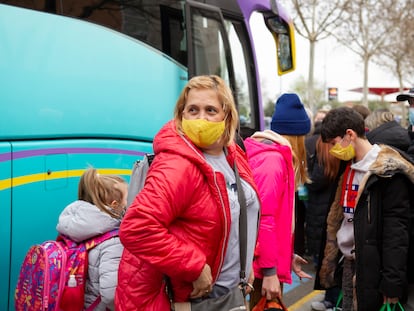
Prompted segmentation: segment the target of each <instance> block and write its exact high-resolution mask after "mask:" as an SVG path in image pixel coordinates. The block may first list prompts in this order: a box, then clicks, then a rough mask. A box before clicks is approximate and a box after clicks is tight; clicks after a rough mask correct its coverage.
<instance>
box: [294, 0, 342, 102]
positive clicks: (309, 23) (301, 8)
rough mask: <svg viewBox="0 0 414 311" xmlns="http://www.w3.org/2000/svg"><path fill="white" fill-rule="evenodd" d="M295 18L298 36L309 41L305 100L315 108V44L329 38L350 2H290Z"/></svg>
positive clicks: (306, 0) (333, 0)
mask: <svg viewBox="0 0 414 311" xmlns="http://www.w3.org/2000/svg"><path fill="white" fill-rule="evenodd" d="M291 1H292V4H293V6H294V11H295V13H296V16H295V17H294V24H295V28H296V31H297V32H298V34H299V35H301V36H302V37H304V38H305V39H307V40H308V41H309V71H308V83H307V92H306V96H305V100H306V101H307V103H308V105H309V108H311V109H312V110H313V109H314V107H315V102H316V98H315V94H314V93H315V91H314V88H315V87H314V63H315V48H316V43H317V42H318V41H320V40H323V39H325V38H326V37H328V36H330V35H331V33H332V32H333V31H334V29H335V28H336V27H338V25H339V24H340V23H341V22H342V18H343V16H344V11H345V10H346V8H347V7H348V5H349V3H350V0H330V1H317V0H291Z"/></svg>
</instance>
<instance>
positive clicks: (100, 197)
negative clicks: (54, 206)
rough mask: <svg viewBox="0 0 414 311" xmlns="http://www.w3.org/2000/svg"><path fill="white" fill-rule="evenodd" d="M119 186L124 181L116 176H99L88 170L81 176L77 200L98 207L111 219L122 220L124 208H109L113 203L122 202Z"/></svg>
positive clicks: (93, 170) (95, 172)
mask: <svg viewBox="0 0 414 311" xmlns="http://www.w3.org/2000/svg"><path fill="white" fill-rule="evenodd" d="M120 184H125V185H126V184H127V183H126V181H125V180H124V179H123V178H122V177H120V176H116V175H101V174H98V172H97V170H96V169H94V168H88V169H87V170H86V171H85V172H84V173H83V174H82V176H81V178H80V180H79V186H78V200H83V201H86V202H89V203H91V204H93V205H95V206H96V207H98V208H99V209H100V210H101V211H102V212H104V213H107V214H109V215H110V216H111V217H113V218H117V219H120V218H122V216H123V214H124V210H125V206H119V208H117V209H114V208H111V207H110V205H111V204H112V202H113V201H116V202H118V203H121V202H122V199H123V195H124V194H123V192H122V190H121V188H120V187H119V185H120Z"/></svg>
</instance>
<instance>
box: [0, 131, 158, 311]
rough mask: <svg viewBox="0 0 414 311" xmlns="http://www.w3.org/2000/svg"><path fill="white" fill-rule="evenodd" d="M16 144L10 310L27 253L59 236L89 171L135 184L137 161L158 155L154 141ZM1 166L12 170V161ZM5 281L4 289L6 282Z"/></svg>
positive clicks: (2, 194) (59, 141)
mask: <svg viewBox="0 0 414 311" xmlns="http://www.w3.org/2000/svg"><path fill="white" fill-rule="evenodd" d="M12 146H13V147H12V148H13V162H12V164H11V165H12V172H13V175H12V181H13V188H12V197H13V201H12V221H11V228H12V232H11V237H10V232H5V233H4V234H5V235H6V236H8V237H9V239H10V238H11V264H10V273H11V281H10V291H9V293H7V294H5V295H3V296H2V297H9V299H10V302H9V305H10V306H13V302H14V299H13V296H14V289H15V286H16V282H17V278H18V275H19V271H20V265H21V263H22V261H23V258H24V256H25V254H26V252H27V250H28V249H29V247H30V246H31V245H33V244H36V243H40V242H43V241H45V240H49V239H55V238H56V236H57V232H56V224H57V221H58V217H59V214H60V212H61V211H62V210H63V209H64V208H65V206H66V205H67V204H69V203H71V202H72V201H75V200H77V194H78V182H79V177H80V176H81V174H82V173H83V172H84V170H85V169H86V168H88V167H90V166H92V167H94V168H96V169H98V172H100V173H102V174H117V175H121V176H123V177H124V178H125V179H126V180H127V181H129V175H130V173H131V168H132V166H133V163H134V161H135V160H137V159H140V158H142V156H143V155H144V154H145V153H148V152H151V151H152V145H151V143H143V142H136V141H117V140H108V139H100V140H96V139H85V140H50V141H34V142H30V141H28V142H14V143H12ZM0 165H1V166H0V167H3V165H9V166H10V161H4V162H1V163H0ZM1 172H2V174H3V172H4V170H3V169H2V170H1ZM2 179H7V178H3V177H2ZM7 192H8V193H10V188H8V189H4V190H3V191H0V195H1V197H3V196H4V193H7ZM2 202H3V200H2ZM6 203H7V201H6ZM2 207H10V198H9V200H8V205H6V206H4V205H3V203H2ZM6 216H7V213H6ZM5 219H6V220H3V216H2V218H1V221H2V222H3V221H7V220H8V221H10V217H8V218H7V217H6V218H5ZM3 228H9V230H10V223H8V224H5V226H2V227H1V230H3V231H4V229H3ZM2 237H3V233H2ZM4 240H6V241H7V239H4ZM2 243H3V242H2ZM1 247H2V248H3V247H4V245H3V244H1ZM2 254H3V253H2ZM6 254H7V252H6ZM0 257H3V256H0ZM1 260H4V258H1ZM2 271H9V269H5V270H3V269H2ZM1 282H2V285H1V286H2V290H3V291H4V290H6V289H3V287H4V285H5V284H3V283H4V281H3V280H2V281H1ZM1 300H2V301H3V299H1ZM2 303H3V302H2ZM1 310H7V308H6V307H5V308H2V309H1ZM9 310H14V308H9Z"/></svg>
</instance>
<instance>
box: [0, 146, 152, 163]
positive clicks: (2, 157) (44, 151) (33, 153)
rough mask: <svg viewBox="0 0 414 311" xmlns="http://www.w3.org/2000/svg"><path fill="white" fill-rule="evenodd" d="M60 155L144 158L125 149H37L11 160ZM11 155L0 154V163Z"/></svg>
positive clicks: (15, 154)
mask: <svg viewBox="0 0 414 311" xmlns="http://www.w3.org/2000/svg"><path fill="white" fill-rule="evenodd" d="M60 153H119V154H127V155H138V156H144V155H145V152H142V151H133V150H125V149H109V148H51V149H37V150H25V151H18V152H14V153H13V159H19V158H27V157H33V156H38V155H45V154H60ZM10 160H11V153H9V152H8V153H3V154H0V162H3V161H10Z"/></svg>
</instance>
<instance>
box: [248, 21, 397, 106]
mask: <svg viewBox="0 0 414 311" xmlns="http://www.w3.org/2000/svg"><path fill="white" fill-rule="evenodd" d="M250 22H251V26H252V31H253V37H254V44H255V47H256V50H257V55H258V57H257V59H258V67H259V71H260V73H261V75H262V76H263V79H262V81H261V82H262V87H264V89H265V93H266V94H267V95H268V96H269V98H270V99H274V98H275V97H276V96H277V94H279V93H282V92H288V91H292V89H291V88H292V85H293V84H294V82H295V81H297V80H298V79H299V78H300V77H303V78H304V79H305V80H307V79H308V70H309V43H308V42H307V40H306V39H304V38H303V37H301V36H300V35H299V34H298V33H297V32H295V41H296V70H295V71H293V72H291V73H288V74H285V75H283V76H281V77H279V76H278V75H277V66H276V56H275V55H276V54H275V53H276V48H275V43H274V40H273V37H272V36H271V35H270V33H269V31H268V30H267V28H266V26H265V25H264V22H263V18H262V17H261V15H260V14H258V13H257V14H256V13H255V14H253V15H252V18H251V20H250ZM314 68H315V71H314V79H315V81H317V82H318V83H319V85H322V86H325V90H326V97H327V88H328V87H336V88H338V100H339V101H341V102H345V101H353V100H361V98H362V94H361V93H357V92H350V91H349V90H350V89H353V88H359V87H362V86H363V64H362V61H360V60H359V58H358V55H357V54H355V53H354V52H352V51H351V50H350V49H348V48H346V47H344V46H341V45H339V43H336V42H335V41H334V39H325V40H322V41H320V42H318V43H317V45H316V51H315V64H314ZM368 86H369V87H398V80H397V79H396V78H395V77H394V76H393V75H392V74H391V73H389V72H387V70H386V69H383V68H381V67H379V66H377V65H375V64H373V63H370V65H369V73H368ZM395 97H396V94H392V95H388V96H385V97H384V99H385V100H386V101H395ZM368 99H369V100H380V97H379V96H376V95H369V97H368Z"/></svg>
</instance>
